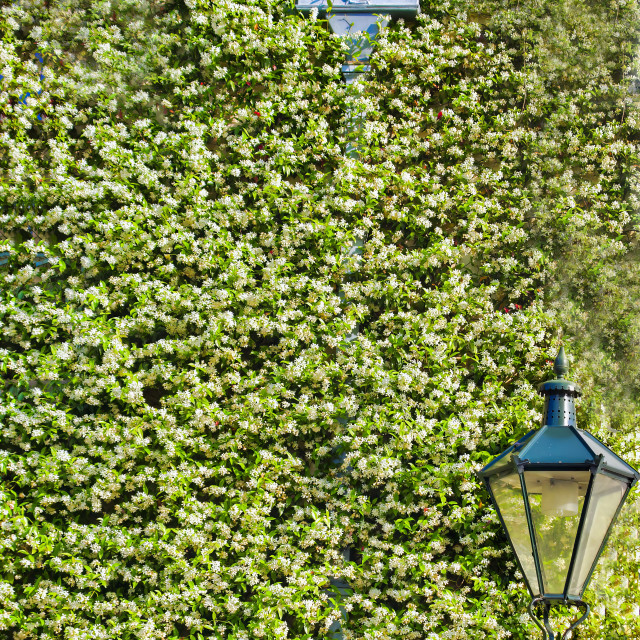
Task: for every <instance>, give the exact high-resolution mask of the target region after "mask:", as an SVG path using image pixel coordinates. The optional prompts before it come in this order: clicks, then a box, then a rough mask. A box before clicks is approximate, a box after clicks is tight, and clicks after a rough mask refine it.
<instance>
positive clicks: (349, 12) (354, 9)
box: [296, 0, 420, 640]
mask: <svg viewBox="0 0 640 640" xmlns="http://www.w3.org/2000/svg"><path fill="white" fill-rule="evenodd" d="M296 9H297V10H299V11H301V12H302V13H307V14H308V13H311V11H312V10H314V9H315V10H317V11H318V13H319V14H322V15H323V17H324V16H326V17H327V18H328V22H329V26H330V28H331V30H332V32H333V33H335V34H336V35H339V36H341V37H343V38H344V39H345V41H346V42H347V44H348V53H347V58H346V60H345V62H344V64H343V65H342V76H343V78H344V82H345V83H346V84H347V86H350V87H353V90H354V95H356V96H357V95H359V94H360V88H361V86H362V85H361V83H362V82H363V81H364V79H365V77H366V73H367V72H368V71H369V69H370V68H371V67H370V65H369V59H370V56H371V54H372V52H373V48H374V46H375V41H376V38H377V36H378V34H379V33H380V31H381V30H382V29H383V28H384V27H386V26H387V24H388V23H389V21H388V20H387V19H383V18H382V16H390V17H391V18H393V17H415V16H416V15H417V14H418V13H419V12H420V0H333V1H332V2H331V3H329V2H328V0H297V2H296ZM363 125H364V122H363V119H362V116H361V115H360V114H359V113H358V112H357V111H356V110H355V109H352V108H350V109H348V111H347V114H346V133H347V138H348V141H347V145H346V149H345V157H347V158H349V159H351V160H357V159H358V158H359V157H360V154H359V145H358V139H357V138H358V134H359V133H360V131H361V130H362V128H363ZM365 240H366V237H365V235H364V234H362V233H360V234H356V239H355V240H354V242H353V243H352V244H351V246H349V247H348V249H347V256H349V257H351V256H356V257H357V259H358V260H359V259H360V256H362V254H363V252H364V243H365ZM349 273H351V268H349V269H348V270H347V274H349ZM338 296H339V297H340V300H341V302H342V308H343V309H344V310H346V308H347V307H348V306H349V303H348V301H347V299H346V296H345V294H344V291H343V289H342V287H338ZM357 338H358V325H357V324H356V326H355V327H354V329H353V330H352V331H351V332H350V333H349V334H348V335H347V336H346V337H345V342H346V343H350V342H353V341H354V340H356V339H357ZM347 384H348V385H350V384H351V381H347ZM339 421H340V423H341V424H342V425H343V426H344V427H346V425H348V424H349V421H348V418H346V417H342V418H340V419H339ZM344 460H345V454H344V453H337V454H336V457H335V458H334V460H333V462H334V463H335V464H336V465H337V466H341V465H342V464H343V463H344ZM342 555H343V558H344V559H345V560H346V561H348V560H349V559H350V555H351V551H350V549H349V548H348V547H347V548H346V549H343V551H342ZM331 585H332V588H333V589H334V590H335V591H337V592H339V593H341V594H344V593H346V590H347V589H348V588H349V585H348V584H347V583H346V582H345V581H344V580H341V579H338V578H331ZM341 611H342V617H343V618H344V617H345V613H346V612H345V611H344V610H343V609H341ZM329 630H330V632H331V633H332V637H333V639H334V640H342V638H343V633H342V625H341V622H340V620H337V621H335V622H334V623H333V624H332V625H331V627H330V629H329Z"/></svg>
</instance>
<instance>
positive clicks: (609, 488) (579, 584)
mask: <svg viewBox="0 0 640 640" xmlns="http://www.w3.org/2000/svg"><path fill="white" fill-rule="evenodd" d="M626 491H627V483H626V482H622V481H621V480H616V479H614V478H611V477H609V476H605V475H602V474H598V475H596V477H595V478H594V480H593V489H592V492H591V499H590V500H589V505H588V507H587V513H586V519H585V521H584V526H583V527H582V532H581V534H580V541H579V542H578V547H577V555H576V562H575V567H574V570H573V575H572V576H571V582H570V583H569V594H571V595H576V596H580V595H581V593H582V591H583V589H584V587H585V581H586V579H587V577H588V576H589V572H590V571H591V567H592V566H593V563H594V562H595V561H596V560H597V555H598V551H599V550H600V546H601V545H602V542H603V541H604V538H605V536H606V535H607V531H608V530H609V526H610V525H611V523H612V521H613V519H614V517H615V515H616V511H617V510H618V507H619V506H620V503H621V502H622V500H623V499H624V495H625V492H626Z"/></svg>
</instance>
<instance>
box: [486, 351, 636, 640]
mask: <svg viewBox="0 0 640 640" xmlns="http://www.w3.org/2000/svg"><path fill="white" fill-rule="evenodd" d="M567 369H568V365H567V360H566V357H565V354H564V348H560V352H559V353H558V356H557V358H556V360H555V363H554V372H555V374H556V376H557V377H556V379H555V380H549V381H547V382H543V383H542V384H541V385H540V386H539V387H538V393H539V394H540V395H542V396H544V412H543V417H542V427H541V428H540V429H535V430H533V431H530V432H529V433H527V434H526V435H525V436H524V437H523V438H521V439H520V440H518V441H517V442H516V443H514V444H513V445H511V446H510V447H509V448H508V449H507V450H506V451H504V452H503V453H501V454H500V455H499V456H498V457H497V458H495V459H494V460H492V461H491V462H490V463H489V464H488V465H487V466H486V467H484V468H483V469H482V470H481V471H480V472H479V474H478V475H479V476H480V478H482V480H483V481H484V483H485V485H486V487H487V490H488V491H489V493H490V495H491V498H492V500H493V503H494V504H495V507H496V510H497V511H498V514H499V516H500V521H501V523H502V526H503V527H504V529H505V531H506V533H507V537H508V538H509V542H510V544H511V546H512V548H513V551H514V553H515V555H516V558H517V559H518V564H519V565H520V569H521V571H522V574H523V576H524V578H525V581H526V584H527V587H528V588H529V592H530V593H531V596H532V600H531V603H530V604H529V614H530V615H531V617H532V619H533V620H534V622H535V623H536V624H537V625H538V627H540V629H541V630H542V633H543V637H544V638H545V640H547V638H548V639H549V640H554V633H553V629H552V628H551V626H550V624H549V611H550V608H551V604H552V603H553V602H559V603H563V604H568V605H573V606H576V607H583V608H584V613H583V615H582V616H581V617H580V618H578V620H577V621H576V622H574V623H573V624H572V625H571V627H569V629H567V630H566V631H565V633H564V634H563V636H562V637H563V638H566V637H567V635H568V634H569V632H570V631H571V630H572V629H574V628H575V627H576V626H577V625H578V624H580V623H581V622H582V621H583V620H584V619H585V618H586V617H587V616H588V615H589V605H588V604H587V603H586V602H584V601H583V600H582V594H583V593H584V590H585V588H586V587H587V585H588V584H589V580H590V579H591V575H592V573H593V570H594V569H595V566H596V564H597V562H598V559H599V557H600V555H601V553H602V551H603V549H604V546H605V544H606V541H607V538H608V536H609V533H610V532H611V528H612V526H613V523H614V522H615V520H616V518H617V517H618V514H619V513H620V509H621V508H622V505H623V504H624V501H625V500H626V498H627V496H628V494H629V490H630V489H631V487H632V486H633V485H634V484H635V483H636V482H637V481H638V478H640V474H639V473H638V472H637V471H636V470H635V469H633V468H632V467H630V466H629V465H628V464H627V463H626V462H624V461H623V460H621V459H620V458H619V457H618V456H617V455H616V454H615V453H613V451H611V450H610V449H608V448H607V447H606V446H605V445H604V444H603V443H602V442H600V441H599V440H598V439H597V438H595V437H594V436H593V435H591V434H590V433H588V432H587V431H584V430H582V429H578V428H577V426H576V411H575V404H574V402H575V398H577V397H579V396H580V395H581V393H580V389H579V387H578V385H577V384H576V383H575V382H571V381H569V380H565V379H564V378H563V375H564V374H565V373H566V372H567ZM538 603H542V604H543V606H544V627H543V626H542V624H541V622H540V620H538V619H537V618H536V616H535V615H534V612H533V609H534V607H535V605H536V604H538ZM545 629H546V630H545ZM547 634H548V635H547ZM556 637H558V638H559V636H556Z"/></svg>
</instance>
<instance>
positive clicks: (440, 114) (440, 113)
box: [438, 111, 442, 120]
mask: <svg viewBox="0 0 640 640" xmlns="http://www.w3.org/2000/svg"><path fill="white" fill-rule="evenodd" d="M440 118H442V111H440V112H438V120H440Z"/></svg>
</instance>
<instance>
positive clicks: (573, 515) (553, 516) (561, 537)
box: [524, 470, 591, 594]
mask: <svg viewBox="0 0 640 640" xmlns="http://www.w3.org/2000/svg"><path fill="white" fill-rule="evenodd" d="M590 477H591V473H590V472H589V471H587V470H585V471H553V472H550V471H525V473H524V480H525V485H526V487H527V494H528V497H529V508H530V511H531V520H532V524H533V530H534V533H535V537H536V547H537V550H538V558H539V561H540V569H541V572H542V581H543V588H542V593H557V594H561V593H563V592H564V588H565V585H566V582H567V576H568V573H569V567H570V565H571V556H572V554H573V547H574V545H575V541H576V536H577V534H578V525H579V524H580V516H581V515H582V508H583V506H584V499H585V495H586V492H587V488H588V487H589V479H590Z"/></svg>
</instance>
